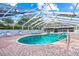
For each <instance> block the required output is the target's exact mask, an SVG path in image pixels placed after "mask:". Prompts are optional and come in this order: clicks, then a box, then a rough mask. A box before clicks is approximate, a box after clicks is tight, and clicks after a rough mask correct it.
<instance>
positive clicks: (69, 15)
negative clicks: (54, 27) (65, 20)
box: [58, 14, 76, 17]
mask: <svg viewBox="0 0 79 59" xmlns="http://www.w3.org/2000/svg"><path fill="white" fill-rule="evenodd" d="M58 16H66V17H75V16H76V15H75V14H59V15H58Z"/></svg>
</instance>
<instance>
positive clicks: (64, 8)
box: [0, 3, 79, 20]
mask: <svg viewBox="0 0 79 59" xmlns="http://www.w3.org/2000/svg"><path fill="white" fill-rule="evenodd" d="M10 5H11V6H15V5H16V9H17V11H18V12H29V11H34V10H35V11H36V10H42V9H43V12H44V11H49V12H53V11H55V12H71V11H73V9H74V7H75V6H76V3H49V5H50V6H51V8H50V6H49V5H48V6H47V4H45V3H17V4H15V3H10ZM0 6H1V5H0ZM51 9H52V10H51ZM75 12H79V5H78V6H77V8H76V10H75ZM45 18H46V17H45ZM13 19H16V20H17V19H20V17H15V16H14V17H13ZM46 19H47V18H46Z"/></svg>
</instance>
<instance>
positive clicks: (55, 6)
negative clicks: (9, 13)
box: [17, 3, 79, 12]
mask: <svg viewBox="0 0 79 59" xmlns="http://www.w3.org/2000/svg"><path fill="white" fill-rule="evenodd" d="M75 5H76V4H73V3H51V4H50V6H51V7H52V11H56V12H71V11H73V8H74V6H75ZM43 6H44V3H18V4H17V7H18V8H17V9H18V10H19V11H21V12H22V11H27V10H32V9H37V10H38V9H42V8H43ZM45 10H51V9H50V7H49V6H47V7H46V9H45ZM75 12H79V6H78V7H77V9H76V11H75Z"/></svg>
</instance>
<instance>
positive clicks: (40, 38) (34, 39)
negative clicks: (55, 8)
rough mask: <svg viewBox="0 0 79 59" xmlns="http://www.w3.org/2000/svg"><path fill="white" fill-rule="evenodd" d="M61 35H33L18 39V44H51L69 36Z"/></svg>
mask: <svg viewBox="0 0 79 59" xmlns="http://www.w3.org/2000/svg"><path fill="white" fill-rule="evenodd" d="M62 34H63V33H61V34H44V35H33V36H26V37H22V38H20V39H18V42H20V43H23V44H50V43H54V42H57V41H60V40H64V39H65V38H66V37H67V35H66V33H64V34H63V35H62Z"/></svg>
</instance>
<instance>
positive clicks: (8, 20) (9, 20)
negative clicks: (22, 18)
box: [2, 18, 14, 24]
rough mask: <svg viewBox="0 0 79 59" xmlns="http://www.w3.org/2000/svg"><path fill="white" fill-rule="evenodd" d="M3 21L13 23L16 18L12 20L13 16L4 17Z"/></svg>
mask: <svg viewBox="0 0 79 59" xmlns="http://www.w3.org/2000/svg"><path fill="white" fill-rule="evenodd" d="M2 21H4V22H5V23H6V24H13V23H14V20H12V19H11V18H3V19H2Z"/></svg>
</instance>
